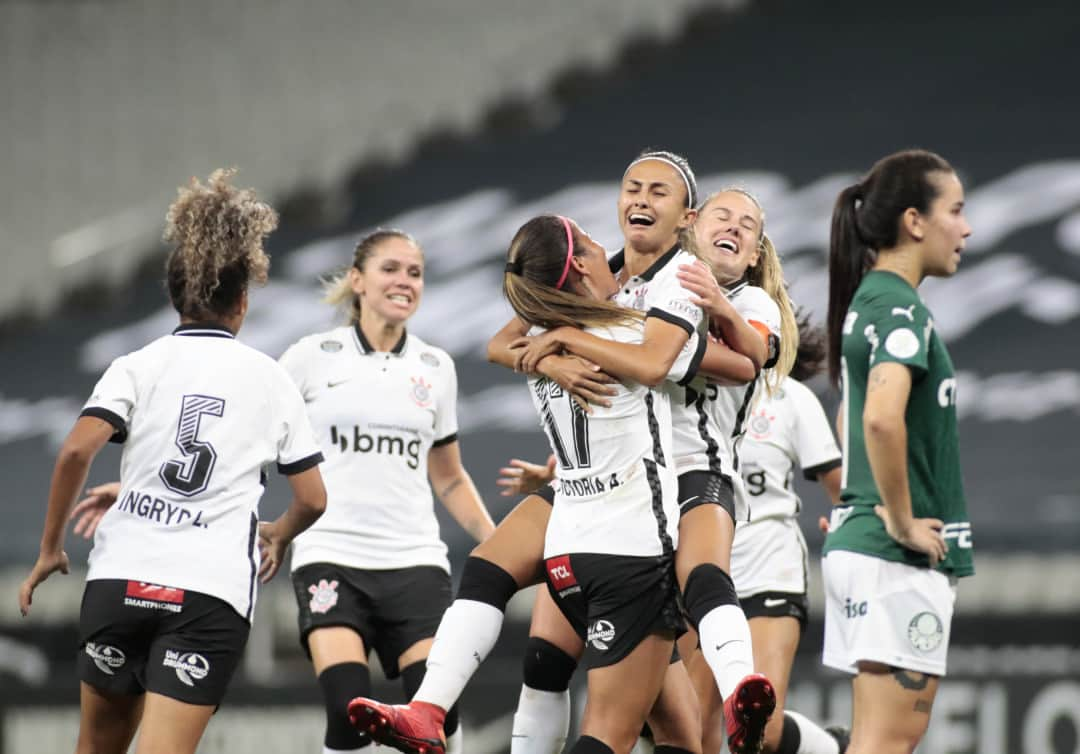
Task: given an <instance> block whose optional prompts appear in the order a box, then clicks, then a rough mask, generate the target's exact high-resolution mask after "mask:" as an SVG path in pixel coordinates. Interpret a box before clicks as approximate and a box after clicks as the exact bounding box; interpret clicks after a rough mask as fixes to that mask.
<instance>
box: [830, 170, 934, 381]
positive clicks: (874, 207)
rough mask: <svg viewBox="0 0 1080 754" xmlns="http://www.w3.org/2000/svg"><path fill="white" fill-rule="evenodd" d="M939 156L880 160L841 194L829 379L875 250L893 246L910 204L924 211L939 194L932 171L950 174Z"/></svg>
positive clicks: (833, 258) (833, 241) (833, 237)
mask: <svg viewBox="0 0 1080 754" xmlns="http://www.w3.org/2000/svg"><path fill="white" fill-rule="evenodd" d="M952 172H953V169H952V166H951V165H949V163H948V162H946V161H945V159H944V158H942V157H940V156H939V155H936V154H934V153H933V152H927V151H926V150H922V149H909V150H906V151H903V152H896V153H894V154H891V155H889V156H888V157H885V158H883V159H881V160H879V161H878V162H877V163H876V164H875V165H874V167H873V168H871V170H870V172H869V173H868V174H867V175H866V177H865V178H863V180H861V181H860V182H859V183H856V184H855V185H854V186H848V187H847V188H846V189H844V190H843V191H841V192H840V196H838V197H837V199H836V205H835V206H834V207H833V214H832V229H831V232H830V234H829V313H828V316H827V317H826V327H827V329H828V341H829V378H830V379H831V380H832V382H833V384H839V381H840V357H841V347H842V341H843V328H844V319H845V318H846V317H847V310H848V306H850V305H851V299H852V298H854V297H855V291H856V290H857V289H858V287H859V283H860V282H862V279H863V276H864V275H865V274H866V273H867V271H868V270H869V269H870V268H871V267H872V266H873V264H874V261H875V260H876V259H877V253H878V252H879V251H881V250H883V249H891V248H893V247H894V246H896V244H897V239H898V238H899V233H900V219H901V216H902V215H903V214H904V212H905V211H907V210H908V209H909V208H914V209H916V210H918V211H919V212H920V213H923V214H925V213H926V212H927V211H928V210H929V209H930V205H931V204H932V203H933V201H934V199H936V198H937V195H938V187H937V185H936V184H935V183H934V181H932V180H931V179H930V174H931V173H952Z"/></svg>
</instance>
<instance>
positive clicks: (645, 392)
mask: <svg viewBox="0 0 1080 754" xmlns="http://www.w3.org/2000/svg"><path fill="white" fill-rule="evenodd" d="M586 332H589V333H591V334H593V335H596V336H597V337H601V338H605V339H608V340H615V341H620V342H624V343H636V342H640V341H641V328H640V327H605V328H588V329H587V330H586ZM615 387H616V390H617V393H616V394H615V395H614V396H612V397H611V398H610V400H611V406H610V407H604V406H594V407H593V413H592V414H587V413H585V411H584V410H582V409H581V408H580V407H579V406H578V405H577V403H576V402H575V401H574V399H573V398H572V397H571V396H570V394H569V393H567V392H565V391H564V390H563V389H562V388H561V387H559V385H557V384H556V383H555V382H552V381H551V380H549V379H547V378H546V377H541V376H538V375H533V376H530V378H529V391H530V394H531V395H532V399H533V404H534V405H535V406H536V411H537V414H538V415H539V417H540V424H541V426H542V427H543V429H544V432H545V433H546V434H547V436H548V441H549V442H550V443H551V448H552V451H553V452H554V453H555V458H556V465H555V481H554V483H553V486H554V487H555V504H554V507H553V509H552V513H551V520H550V521H549V522H548V528H547V537H546V540H545V545H544V556H545V557H553V556H555V555H565V554H567V553H575V552H588V553H602V554H609V555H633V556H653V555H670V554H671V553H672V552H673V551H674V549H675V547H676V546H677V544H678V523H679V508H678V502H677V500H676V497H677V483H676V481H675V475H674V472H673V470H672V469H671V412H670V410H669V406H668V399H667V396H666V394H665V393H664V392H663V391H659V390H651V389H649V388H647V387H644V386H642V385H638V384H636V383H624V384H617V385H616V386H615Z"/></svg>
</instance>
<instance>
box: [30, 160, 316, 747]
mask: <svg viewBox="0 0 1080 754" xmlns="http://www.w3.org/2000/svg"><path fill="white" fill-rule="evenodd" d="M230 176H231V172H230V171H217V172H215V173H214V174H213V175H211V176H210V180H209V182H208V184H207V185H202V184H200V183H199V182H197V181H195V180H194V179H193V180H192V182H191V184H190V185H189V186H188V187H186V188H183V189H181V190H180V195H179V197H178V198H177V200H176V201H175V202H174V203H173V205H172V206H171V207H170V209H169V214H168V218H167V226H166V231H165V239H166V240H167V241H171V242H175V244H176V246H175V248H174V249H173V251H172V252H171V253H170V255H169V259H168V264H167V274H168V288H169V296H170V299H171V300H172V303H173V305H174V307H175V308H176V310H177V312H178V313H179V314H180V322H181V324H180V326H179V327H177V328H176V330H174V331H173V333H172V334H171V335H167V336H165V337H162V338H159V339H158V340H155V341H153V342H152V343H150V344H149V345H147V346H146V347H144V348H142V349H140V350H138V351H135V352H133V353H130V354H127V355H126V356H121V357H120V358H118V359H116V360H115V361H114V362H113V363H112V364H111V365H110V367H109V368H108V370H106V372H105V374H104V375H103V376H102V378H101V379H100V381H99V382H98V383H97V385H96V386H95V388H94V392H93V395H91V397H90V399H89V400H88V401H87V403H86V406H85V408H84V409H83V411H82V414H81V415H80V417H79V419H78V421H77V422H76V423H75V427H74V428H73V429H72V431H71V433H70V434H69V435H68V437H67V439H66V440H65V442H64V446H63V448H62V450H61V452H60V455H59V457H58V459H57V464H56V470H55V471H54V473H53V479H52V486H51V488H50V491H49V507H48V513H47V514H46V521H45V531H44V534H43V536H42V541H41V554H40V556H39V558H38V561H37V563H36V565H35V566H34V569H33V571H32V572H31V574H30V576H29V577H28V578H27V580H26V581H25V582H24V583H23V585H22V589H21V590H20V593H19V602H20V607H21V609H22V611H23V614H26V612H27V611H28V610H29V609H30V603H31V598H32V594H33V591H34V588H35V587H36V586H37V585H38V584H39V583H40V582H41V581H43V580H44V579H45V578H47V577H48V576H49V575H50V574H51V573H53V572H55V571H61V572H62V573H66V572H67V569H68V559H67V555H66V554H65V553H64V551H63V549H62V545H63V533H64V523H65V521H66V520H67V518H68V511H69V510H70V509H71V507H72V504H73V503H74V502H75V498H76V497H77V495H78V491H79V489H80V488H81V486H82V484H83V482H84V481H85V479H86V475H87V472H88V471H89V468H90V464H91V462H92V461H93V458H94V457H95V455H96V454H97V453H98V452H99V451H100V450H101V448H102V447H104V445H105V443H106V442H108V441H110V440H112V441H115V442H122V443H124V451H123V454H122V457H121V469H120V491H119V503H118V504H117V505H114V506H112V507H111V508H109V509H108V511H107V512H106V513H105V514H104V516H103V517H102V518H101V520H100V522H99V523H98V525H97V530H96V532H95V536H94V548H93V550H92V551H91V553H90V569H89V573H88V575H87V584H86V591H85V593H84V595H83V602H82V608H81V612H80V619H79V624H80V625H79V631H80V654H79V671H80V678H81V681H82V683H81V690H80V705H81V713H82V714H81V722H80V726H79V741H78V744H77V751H79V752H91V751H93V752H115V753H116V754H120V753H121V752H126V751H127V750H128V746H129V745H130V743H131V740H132V738H133V736H134V734H135V731H136V728H138V727H139V724H140V720H141V721H142V723H143V725H142V732H141V734H140V736H139V743H138V746H137V752H139V754H150V753H157V752H182V753H183V752H194V751H195V748H196V746H197V745H198V742H199V739H200V738H201V736H202V733H203V731H204V730H205V728H206V725H207V722H208V721H209V719H210V715H211V714H212V713H213V711H214V709H215V708H216V706H217V705H218V704H219V703H220V702H221V700H222V697H223V696H224V693H225V689H226V687H227V685H228V682H229V679H230V677H231V675H232V673H233V671H234V670H235V668H236V666H237V664H238V663H239V660H240V656H241V653H242V650H243V647H244V644H245V643H246V641H247V635H248V630H249V627H250V620H251V611H252V607H253V605H254V601H255V587H256V578H257V576H259V575H261V576H262V579H263V580H264V581H265V580H268V579H269V578H271V577H272V576H273V575H274V573H275V572H276V571H277V568H278V566H279V564H280V563H281V559H282V558H283V557H284V554H285V550H286V548H287V547H288V545H289V542H290V541H291V540H292V539H293V537H295V536H296V535H297V534H298V533H300V532H301V531H303V530H304V529H305V528H307V527H308V526H309V525H310V524H311V523H312V522H313V521H314V520H315V519H316V518H318V516H319V514H320V513H321V512H322V510H323V508H324V506H325V500H326V498H325V490H324V488H323V483H322V478H321V476H320V474H319V470H318V464H319V463H320V462H321V461H322V454H321V453H320V451H319V447H318V445H317V443H316V442H315V439H314V437H313V435H312V431H311V427H310V424H309V422H308V419H307V416H306V414H305V412H304V405H303V401H302V400H301V398H300V395H299V393H298V391H297V390H296V387H295V386H294V385H293V384H292V381H291V380H290V379H289V377H288V375H287V374H286V373H285V371H284V370H283V369H282V368H281V367H280V366H279V365H278V364H277V363H275V362H274V361H273V360H272V359H270V358H268V357H266V356H265V355H263V354H261V353H259V352H258V351H255V350H254V349H252V348H249V347H247V346H245V345H242V344H241V343H239V342H237V341H236V340H235V334H236V332H237V330H239V328H240V325H241V324H242V322H243V320H244V315H245V314H246V312H247V301H248V299H247V288H248V284H249V283H262V282H265V280H266V271H267V267H268V264H269V260H268V259H267V257H266V255H265V253H264V252H263V249H262V240H263V237H264V236H265V235H266V234H268V233H269V232H270V231H272V230H273V229H274V227H275V226H276V224H277V215H276V213H275V212H274V211H273V209H271V208H270V207H269V206H267V205H265V204H263V203H261V202H259V201H257V200H256V199H255V195H254V192H252V191H250V190H239V189H236V188H233V187H232V186H231V185H230V184H229V178H230ZM272 462H274V463H276V464H277V468H278V471H279V472H281V473H283V474H285V475H286V476H287V477H288V480H289V483H290V486H291V487H292V489H293V492H294V493H295V499H294V501H293V503H292V504H291V505H290V506H289V509H288V510H287V511H286V512H285V513H284V514H283V515H282V516H281V517H280V518H279V519H277V520H276V521H274V522H272V523H264V524H259V522H258V515H257V511H258V501H259V497H260V496H261V495H262V492H263V478H262V474H263V467H264V466H265V465H266V464H269V463H272ZM260 549H261V550H262V563H261V565H260V562H259V561H260V556H259V550H260Z"/></svg>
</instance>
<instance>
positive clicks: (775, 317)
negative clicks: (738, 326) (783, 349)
mask: <svg viewBox="0 0 1080 754" xmlns="http://www.w3.org/2000/svg"><path fill="white" fill-rule="evenodd" d="M733 303H734V305H735V311H737V312H738V313H739V314H741V315H742V317H743V319H745V320H746V321H747V322H749V323H750V325H751V326H752V327H753V328H754V329H755V330H757V331H758V332H759V333H761V335H762V337H763V338H765V342H766V344H768V347H769V351H768V354H767V355H766V358H765V364H764V366H765V368H766V369H769V368H771V367H773V366H775V365H776V361H777V359H778V358H780V307H779V306H778V305H777V303H776V302H775V301H774V300H773V298H772V296H770V295H769V294H768V293H766V292H765V291H764V289H762V288H758V287H757V286H747V287H746V288H745V289H744V290H743V292H742V293H741V294H740V295H739V296H738V297H737V298H736V299H735V301H734V302H733Z"/></svg>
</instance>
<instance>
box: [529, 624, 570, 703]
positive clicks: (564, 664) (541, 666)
mask: <svg viewBox="0 0 1080 754" xmlns="http://www.w3.org/2000/svg"><path fill="white" fill-rule="evenodd" d="M576 668H577V660H576V659H574V658H573V657H571V656H570V655H569V654H567V653H566V652H564V651H563V650H561V649H559V648H558V647H556V646H555V645H554V644H552V643H551V642H549V641H547V640H545V639H541V638H540V637H538V636H530V637H529V642H528V644H526V646H525V660H524V663H523V667H522V680H523V681H524V682H525V685H526V686H528V687H529V688H531V689H536V690H537V691H566V690H567V689H568V688H570V678H571V677H572V676H573V675H574V670H575V669H576Z"/></svg>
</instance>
